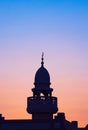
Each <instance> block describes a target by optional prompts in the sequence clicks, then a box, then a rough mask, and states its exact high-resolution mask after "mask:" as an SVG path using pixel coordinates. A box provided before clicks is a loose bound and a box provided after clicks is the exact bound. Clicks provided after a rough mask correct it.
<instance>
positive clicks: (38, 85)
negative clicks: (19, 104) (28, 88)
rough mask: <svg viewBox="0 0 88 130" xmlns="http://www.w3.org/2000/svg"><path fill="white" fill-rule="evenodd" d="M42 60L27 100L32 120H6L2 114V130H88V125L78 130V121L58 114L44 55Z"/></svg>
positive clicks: (0, 122)
mask: <svg viewBox="0 0 88 130" xmlns="http://www.w3.org/2000/svg"><path fill="white" fill-rule="evenodd" d="M41 60H42V61H41V67H40V68H39V69H38V70H37V72H36V74H35V81H34V88H32V92H33V96H31V97H28V98H27V112H28V113H29V114H32V119H29V120H28V119H25V120H24V119H21V120H6V119H5V118H4V117H3V116H2V114H0V130H88V125H87V126H86V127H85V128H78V122H77V121H72V122H69V121H67V120H66V119H65V114H64V113H60V112H58V104H57V97H53V96H52V92H53V88H51V87H50V84H51V83H50V75H49V72H48V71H47V69H46V68H45V67H44V58H43V55H42V59H41ZM54 114H56V116H55V117H54Z"/></svg>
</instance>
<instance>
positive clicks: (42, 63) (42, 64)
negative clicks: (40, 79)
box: [41, 52, 44, 67]
mask: <svg viewBox="0 0 88 130" xmlns="http://www.w3.org/2000/svg"><path fill="white" fill-rule="evenodd" d="M41 60H42V62H41V66H42V67H43V66H44V52H42V58H41Z"/></svg>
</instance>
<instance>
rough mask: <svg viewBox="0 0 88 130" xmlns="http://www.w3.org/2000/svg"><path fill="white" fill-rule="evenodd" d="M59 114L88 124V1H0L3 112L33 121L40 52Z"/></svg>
mask: <svg viewBox="0 0 88 130" xmlns="http://www.w3.org/2000/svg"><path fill="white" fill-rule="evenodd" d="M42 51H43V52H44V53H45V56H44V59H45V67H46V68H47V69H48V71H49V73H50V76H51V83H52V84H51V87H53V88H54V92H53V95H54V96H57V97H58V107H59V111H60V112H65V115H66V119H67V120H69V121H72V120H78V121H79V126H85V125H86V124H88V0H0V113H2V114H3V116H5V118H6V119H16V118H17V119H24V118H27V119H28V118H31V116H30V115H29V114H27V112H26V99H27V97H28V96H31V95H32V92H31V88H33V87H34V85H33V82H34V75H35V72H36V71H37V69H38V68H39V67H40V62H41V53H42Z"/></svg>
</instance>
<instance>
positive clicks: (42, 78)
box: [34, 66, 50, 87]
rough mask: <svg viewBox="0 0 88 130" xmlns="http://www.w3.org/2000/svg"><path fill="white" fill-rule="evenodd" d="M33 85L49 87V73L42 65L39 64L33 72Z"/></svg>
mask: <svg viewBox="0 0 88 130" xmlns="http://www.w3.org/2000/svg"><path fill="white" fill-rule="evenodd" d="M34 84H35V87H49V85H50V75H49V73H48V71H47V69H46V68H45V67H44V66H41V67H40V68H39V69H38V70H37V72H36V74H35V82H34Z"/></svg>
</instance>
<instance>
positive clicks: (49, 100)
mask: <svg viewBox="0 0 88 130" xmlns="http://www.w3.org/2000/svg"><path fill="white" fill-rule="evenodd" d="M27 111H28V112H29V113H33V112H46V113H47V112H50V113H56V112H57V98H56V97H44V96H40V97H28V99H27Z"/></svg>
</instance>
